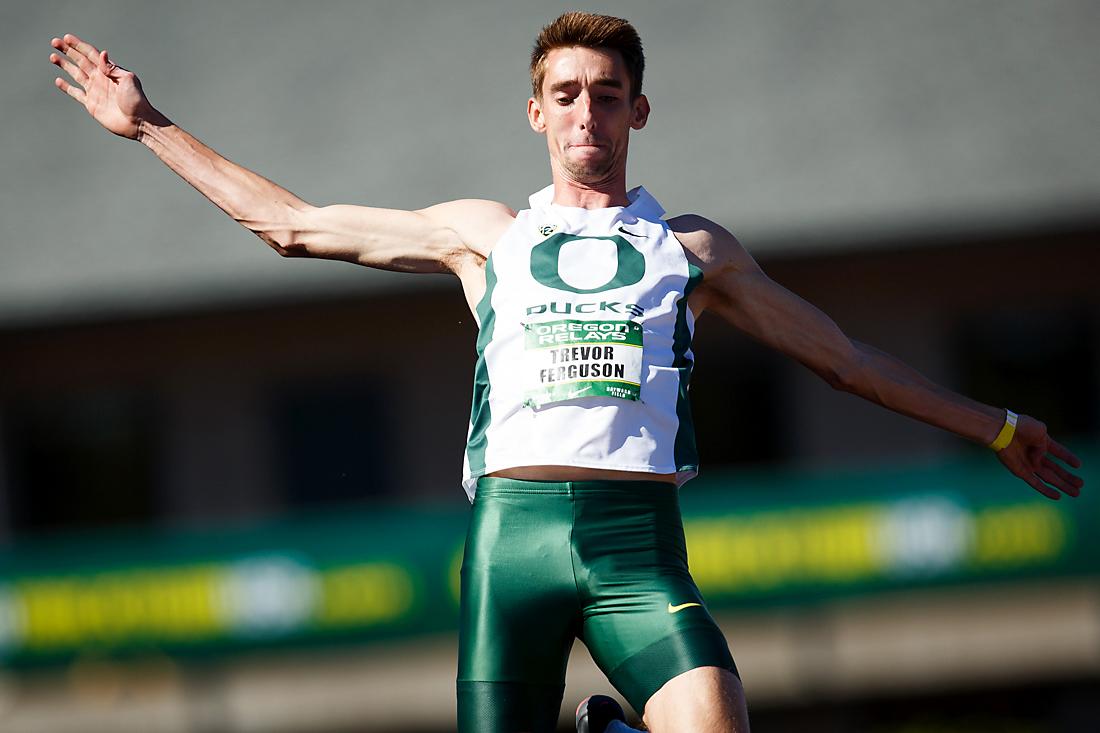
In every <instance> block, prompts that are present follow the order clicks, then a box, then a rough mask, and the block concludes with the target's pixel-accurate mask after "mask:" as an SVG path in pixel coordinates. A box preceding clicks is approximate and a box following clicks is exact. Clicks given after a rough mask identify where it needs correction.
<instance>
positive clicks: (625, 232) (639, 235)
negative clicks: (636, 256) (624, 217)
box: [619, 226, 645, 239]
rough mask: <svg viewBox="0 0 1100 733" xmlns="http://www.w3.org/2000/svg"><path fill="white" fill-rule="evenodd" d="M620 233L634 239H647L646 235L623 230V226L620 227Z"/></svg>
mask: <svg viewBox="0 0 1100 733" xmlns="http://www.w3.org/2000/svg"><path fill="white" fill-rule="evenodd" d="M619 231H620V232H622V233H623V234H629V235H630V236H632V237H642V238H643V239H644V238H645V235H644V234H635V233H634V232H628V231H627V230H625V229H623V228H622V227H621V226H620V227H619Z"/></svg>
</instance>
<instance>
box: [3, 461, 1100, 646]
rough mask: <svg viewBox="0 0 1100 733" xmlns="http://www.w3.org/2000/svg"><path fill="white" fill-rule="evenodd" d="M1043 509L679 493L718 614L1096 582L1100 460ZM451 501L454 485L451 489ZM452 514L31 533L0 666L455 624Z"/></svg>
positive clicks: (916, 475) (1005, 493)
mask: <svg viewBox="0 0 1100 733" xmlns="http://www.w3.org/2000/svg"><path fill="white" fill-rule="evenodd" d="M1083 458H1084V460H1085V465H1086V466H1087V467H1089V470H1088V471H1086V474H1085V476H1086V481H1087V482H1088V484H1089V485H1086V493H1085V494H1084V496H1082V497H1081V498H1079V499H1076V500H1069V499H1063V500H1062V501H1059V502H1053V501H1049V500H1047V499H1044V498H1043V497H1041V496H1040V495H1038V494H1037V493H1035V492H1034V491H1033V490H1032V489H1030V488H1029V487H1028V486H1026V485H1025V484H1023V483H1022V482H1020V481H1018V480H1017V479H1015V478H1013V477H1012V476H1010V475H1009V474H1008V473H1006V472H1005V471H1004V469H1003V468H1001V466H1000V465H999V464H998V463H997V461H996V460H995V459H994V458H993V457H992V456H990V455H985V454H983V455H981V456H974V457H972V458H967V459H964V460H959V461H955V462H952V463H948V464H938V465H935V466H923V467H921V466H915V467H914V466H910V467H907V468H904V469H900V468H880V469H876V470H865V471H859V472H855V471H852V472H829V473H805V472H796V471H790V470H782V471H747V472H739V473H734V474H730V473H724V474H720V475H708V476H706V477H705V478H699V479H696V480H694V481H692V482H691V483H690V484H688V485H687V486H686V487H685V488H684V489H683V491H682V494H681V497H682V506H683V513H684V522H685V528H686V531H687V537H688V551H689V556H690V562H691V568H692V572H693V574H694V576H695V578H696V580H697V582H698V583H699V585H700V587H701V588H702V590H703V593H704V595H705V596H706V598H707V602H708V605H709V606H710V607H711V608H712V609H716V610H736V609H738V608H750V607H751V608H762V607H769V606H775V605H798V604H806V603H815V602H818V601H821V600H828V599H832V598H838V597H843V596H849V595H854V594H866V593H876V592H884V591H890V590H896V589H902V588H911V587H928V586H943V585H952V584H966V583H974V582H981V583H990V582H998V581H1019V580H1021V579H1027V578H1039V577H1042V578H1051V577H1071V576H1091V575H1097V574H1100V512H1098V500H1097V498H1096V496H1097V495H1096V493H1095V492H1096V487H1097V479H1098V478H1100V473H1098V472H1097V470H1096V468H1095V467H1096V466H1097V465H1098V464H1100V451H1095V450H1094V451H1089V452H1088V453H1087V454H1086V455H1084V456H1083ZM456 491H457V488H456ZM467 515H468V509H467V508H466V507H465V506H463V505H462V504H459V503H457V502H456V503H455V504H454V505H453V506H450V507H446V508H415V509H414V508H401V509H398V508H392V507H387V508H379V509H377V510H372V509H370V508H357V509H355V510H344V511H341V512H339V513H338V514H336V513H334V514H328V515H321V514H315V515H310V516H304V517H294V518H291V517H286V518H283V519H280V520H278V521H268V522H264V523H258V524H254V525H248V526H234V527H219V528H211V529H206V530H187V531H172V532H166V531H154V530H145V531H129V532H125V533H119V532H112V533H89V534H82V535H66V536H52V537H41V538H36V539H34V540H30V541H25V542H21V543H17V544H15V545H12V546H8V547H6V548H4V549H3V550H2V551H0V662H2V663H3V664H5V665H7V666H20V665H26V664H43V663H45V664H49V663H55V662H65V661H68V660H71V659H73V658H76V657H81V656H86V655H95V656H99V657H125V656H131V655H143V654H148V653H167V654H174V655H205V654H222V653H232V652H236V651H241V650H244V649H249V648H259V647H273V646H303V645H319V644H328V643H337V642H340V643H343V642H347V641H370V640H375V639H383V638H396V637H403V636H410V635H415V634H423V633H431V632H439V631H447V630H452V629H454V628H456V624H457V611H458V570H459V567H460V565H461V561H462V543H463V539H464V533H465V528H466V520H467Z"/></svg>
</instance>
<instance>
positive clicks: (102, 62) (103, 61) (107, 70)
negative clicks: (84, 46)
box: [98, 49, 119, 77]
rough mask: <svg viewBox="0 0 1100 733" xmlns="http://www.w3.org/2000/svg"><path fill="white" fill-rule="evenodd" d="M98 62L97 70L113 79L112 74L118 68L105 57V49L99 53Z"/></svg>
mask: <svg viewBox="0 0 1100 733" xmlns="http://www.w3.org/2000/svg"><path fill="white" fill-rule="evenodd" d="M98 61H99V70H100V71H102V72H103V73H104V74H106V75H107V76H111V77H113V76H114V72H115V71H116V70H117V69H118V68H119V67H118V66H116V65H115V64H114V62H113V61H111V59H110V57H108V56H107V49H103V50H102V51H100V52H99V59H98Z"/></svg>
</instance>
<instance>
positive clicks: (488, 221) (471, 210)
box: [417, 199, 516, 259]
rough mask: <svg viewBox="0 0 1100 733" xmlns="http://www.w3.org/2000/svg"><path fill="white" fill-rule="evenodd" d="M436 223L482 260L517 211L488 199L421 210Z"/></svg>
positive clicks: (469, 200)
mask: <svg viewBox="0 0 1100 733" xmlns="http://www.w3.org/2000/svg"><path fill="white" fill-rule="evenodd" d="M417 213H419V214H422V215H424V216H426V217H428V218H429V219H431V220H432V221H433V222H434V223H436V224H438V225H439V226H442V227H445V228H447V229H450V230H452V231H453V232H454V233H455V234H456V235H457V236H458V239H459V240H460V241H461V242H462V244H463V245H464V247H465V248H466V249H468V250H470V251H471V252H473V253H474V254H476V255H478V256H480V257H481V258H482V259H484V258H485V257H488V256H489V253H490V252H491V251H492V249H493V246H494V245H495V244H496V243H497V241H498V240H499V239H500V238H501V237H502V236H504V232H505V231H507V229H508V227H510V226H511V225H512V222H513V221H515V218H516V212H515V211H514V210H513V209H512V208H511V207H510V206H508V205H507V204H503V203H501V202H499V201H490V200H488V199H458V200H456V201H446V202H444V203H441V204H436V205H434V206H429V207H428V208H426V209H420V210H419V211H418V212H417Z"/></svg>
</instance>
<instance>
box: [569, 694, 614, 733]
mask: <svg viewBox="0 0 1100 733" xmlns="http://www.w3.org/2000/svg"><path fill="white" fill-rule="evenodd" d="M612 720H621V721H622V722H624V723H625V722H626V713H624V712H623V709H622V708H621V707H619V703H617V702H615V701H614V700H612V699H611V698H610V697H608V696H607V695H589V696H588V697H586V698H584V699H583V700H581V704H580V705H578V706H577V733H604V731H605V730H606V729H607V726H608V725H609V724H610V723H611V721H612Z"/></svg>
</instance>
